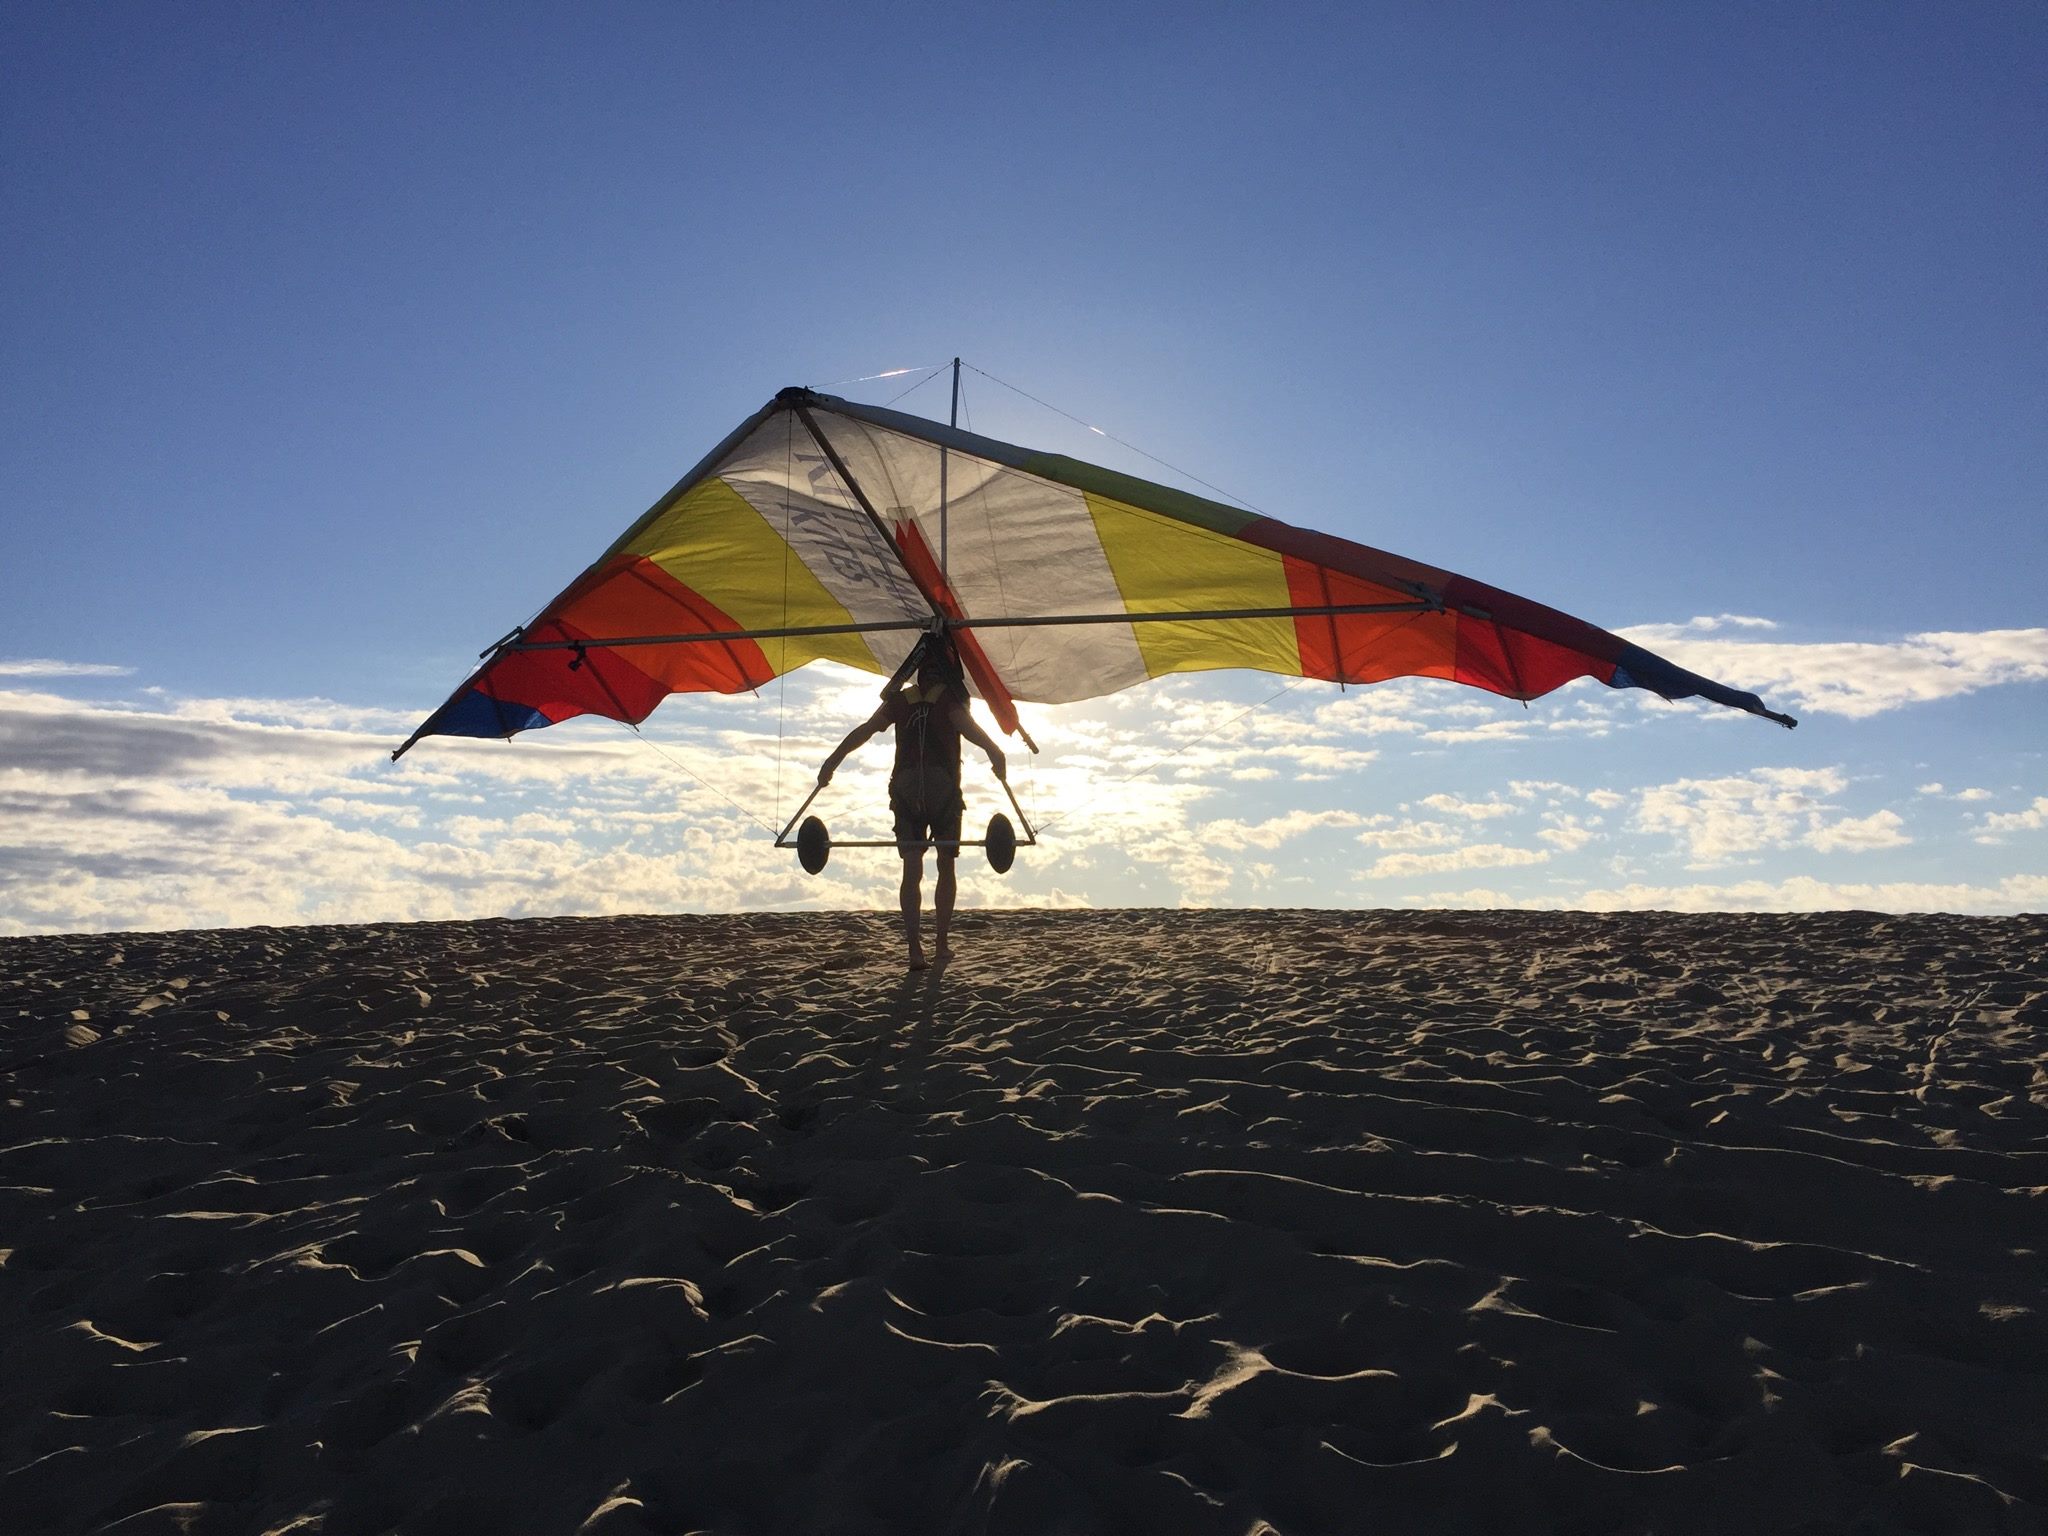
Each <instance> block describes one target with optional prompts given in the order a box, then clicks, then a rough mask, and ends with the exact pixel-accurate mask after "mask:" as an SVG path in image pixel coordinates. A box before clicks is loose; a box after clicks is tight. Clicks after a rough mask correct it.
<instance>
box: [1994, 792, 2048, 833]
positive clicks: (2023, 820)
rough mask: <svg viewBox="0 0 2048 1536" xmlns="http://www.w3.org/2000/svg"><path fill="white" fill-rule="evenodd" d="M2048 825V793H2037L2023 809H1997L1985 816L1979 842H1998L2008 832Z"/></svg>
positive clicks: (2039, 828) (2027, 830)
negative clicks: (2032, 801) (2031, 801)
mask: <svg viewBox="0 0 2048 1536" xmlns="http://www.w3.org/2000/svg"><path fill="white" fill-rule="evenodd" d="M2043 827H2048V795H2036V796H2035V797H2034V803H2033V804H2032V805H2030V806H2028V807H2027V808H2026V809H2025V810H2023V811H1997V812H1994V813H1993V814H1991V815H1989V816H1986V817H1985V818H1984V829H1983V833H1982V835H1980V836H1979V838H1978V841H1979V842H1997V841H1999V840H2000V839H2001V838H2003V836H2004V835H2005V834H2006V833H2008V832H2038V831H2040V830H2041V829H2042V828H2043Z"/></svg>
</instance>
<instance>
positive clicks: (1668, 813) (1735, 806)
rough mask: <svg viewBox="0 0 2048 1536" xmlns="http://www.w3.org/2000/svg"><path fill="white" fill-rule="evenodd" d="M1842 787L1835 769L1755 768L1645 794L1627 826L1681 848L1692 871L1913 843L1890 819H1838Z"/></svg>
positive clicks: (1882, 815) (1887, 814)
mask: <svg viewBox="0 0 2048 1536" xmlns="http://www.w3.org/2000/svg"><path fill="white" fill-rule="evenodd" d="M1847 787H1848V780H1847V778H1846V777H1845V776H1844V774H1843V773H1842V770H1841V769H1839V768H1759V769H1757V770H1756V771H1755V772H1753V773H1747V774H1733V775H1729V776H1727V777H1725V778H1717V779H1679V780H1677V781H1676V782H1674V783H1670V784H1660V785H1657V786H1656V787H1654V788H1652V789H1647V790H1645V791H1643V794H1642V797H1641V800H1640V801H1639V803H1638V804H1637V807H1636V813H1635V816H1634V819H1633V823H1632V825H1633V827H1634V828H1635V830H1637V831H1641V832H1652V833H1663V834H1666V835H1668V836H1670V837H1672V838H1674V839H1676V840H1677V841H1679V842H1680V843H1682V844H1683V845H1684V846H1685V849H1686V853H1687V857H1688V861H1689V864H1690V867H1692V868H1694V869H1702V868H1710V867H1712V866H1714V865H1716V864H1725V863H1728V862H1730V861H1732V860H1735V859H1737V858H1740V857H1742V856H1744V855H1748V854H1758V853H1763V852H1768V851H1776V850H1782V849H1786V848H1791V847H1802V846H1803V847H1807V848H1811V849H1813V850H1815V851H1816V852H1820V853H1834V852H1864V851H1868V850H1871V849H1876V848H1896V847H1899V846H1902V845H1903V844H1905V843H1907V842H1910V841H1911V839H1910V838H1908V837H1907V836H1906V835H1905V834H1904V832H1903V831H1902V830H1901V829H1902V828H1903V826H1904V825H1905V823H1904V821H1903V820H1902V819H1901V818H1900V817H1899V816H1898V815H1897V814H1895V813H1894V812H1891V811H1877V812H1875V813H1873V814H1871V815H1869V816H1864V817H1860V818H1851V817H1847V816H1845V815H1843V814H1842V813H1841V810H1840V807H1839V806H1837V805H1836V804H1835V803H1834V800H1833V797H1834V796H1836V795H1838V794H1840V793H1841V792H1842V791H1843V790H1844V789H1846V788H1847Z"/></svg>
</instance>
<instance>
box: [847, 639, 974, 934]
mask: <svg viewBox="0 0 2048 1536" xmlns="http://www.w3.org/2000/svg"><path fill="white" fill-rule="evenodd" d="M892 728H893V729H894V730H895V732H896V767H895V770H894V771H893V772H892V773H891V774H890V775H889V809H890V811H891V812H892V813H893V814H894V816H895V819H896V848H897V851H898V852H899V853H901V854H902V855H903V886H902V891H901V894H902V898H903V930H904V935H905V937H906V938H908V940H909V941H910V968H911V969H912V970H913V971H922V970H924V969H926V968H927V967H928V965H929V963H930V962H928V961H927V960H926V959H925V953H924V945H923V944H922V942H920V938H919V933H918V906H919V903H920V900H921V888H922V886H923V883H924V850H925V844H926V843H927V842H938V843H951V844H954V845H955V846H952V847H939V848H937V849H935V850H934V851H935V852H936V853H937V854H938V856H939V876H938V883H937V886H936V888H935V889H934V890H933V892H932V914H933V922H932V938H933V941H934V945H933V954H934V956H935V958H937V959H938V960H940V961H944V960H945V959H946V958H947V956H948V955H949V954H950V953H951V951H950V950H949V949H948V948H947V945H946V930H947V929H948V928H949V927H950V926H951V925H952V921H953V862H954V860H955V859H957V858H958V857H959V854H960V849H959V847H958V844H959V841H960V738H961V737H962V736H965V737H966V738H967V739H968V740H969V741H971V742H973V743H974V744H975V745H976V746H977V747H979V748H981V750H982V751H984V752H986V753H987V754H988V762H989V767H991V768H992V769H994V770H995V775H996V777H997V778H999V779H1000V778H1002V777H1003V776H1004V774H1005V771H1006V770H1005V766H1004V763H1003V749H1002V748H1001V747H999V746H997V745H996V744H995V743H994V742H993V741H991V740H989V738H988V734H987V732H985V731H983V730H982V728H981V727H980V726H978V725H976V724H975V723H974V717H973V716H972V715H970V714H969V713H968V712H967V689H966V687H965V685H964V684H963V683H962V682H961V680H960V668H959V664H958V662H956V661H955V660H954V658H953V655H952V651H951V648H950V647H947V646H941V645H938V644H936V643H934V644H932V645H930V646H929V648H928V649H927V650H926V651H925V653H924V655H923V656H922V657H921V658H919V660H918V664H917V676H916V680H915V681H914V682H912V683H911V684H910V686H908V687H906V688H903V689H901V690H899V691H898V692H895V693H892V694H890V695H889V696H888V697H887V698H885V699H883V700H882V707H881V708H880V709H878V710H876V711H875V712H874V714H872V715H871V716H869V717H868V719H867V720H866V721H864V722H863V723H862V724H860V725H857V726H855V727H854V728H853V729H852V730H851V731H849V732H848V733H847V736H846V740H844V741H842V742H841V743H839V746H838V748H837V749H836V750H835V751H834V752H833V753H832V755H831V756H830V757H828V758H826V759H825V762H824V765H823V766H822V767H821V768H819V769H818V783H819V784H820V785H821V786H823V785H826V784H829V783H831V782H832V774H833V770H835V769H836V768H838V766H839V765H840V763H841V762H843V761H844V760H845V759H846V756H847V754H848V753H850V752H852V751H853V750H854V749H855V748H857V747H859V746H861V745H862V744H863V743H864V742H866V741H867V740H868V739H869V738H871V737H873V736H876V735H879V734H880V733H881V732H883V731H886V730H890V729H892Z"/></svg>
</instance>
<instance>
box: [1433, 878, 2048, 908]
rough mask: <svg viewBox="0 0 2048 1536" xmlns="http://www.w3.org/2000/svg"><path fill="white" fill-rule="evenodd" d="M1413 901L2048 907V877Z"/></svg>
mask: <svg viewBox="0 0 2048 1536" xmlns="http://www.w3.org/2000/svg"><path fill="white" fill-rule="evenodd" d="M1414 904H1416V905H1423V906H1437V907H1482V908H1507V907H1522V908H1543V909H1556V908H1560V907H1569V908H1572V909H1574V910H1578V911H1586V912H1840V911H1845V910H1851V909H1857V910H1864V911H1875V912H1971V913H2012V912H2040V911H2042V910H2044V909H2048V875H2009V876H2007V877H2005V878H2004V879H2002V880H1999V881H1996V882H1994V883H1991V884H1988V885H1973V884H1970V883H1968V882H1954V883H1941V882H1923V881H1909V880H1893V881H1876V882H1872V883H1868V884H1839V883H1835V882H1831V881H1826V880H1817V879H1814V878H1812V877H1811V876H1807V875H1795V876H1793V877H1792V878H1790V879H1786V880H1777V881H1767V880H1743V881H1738V882H1736V883H1735V884H1732V885H1705V884H1701V885H1650V884H1630V885H1625V886H1620V887H1615V888H1611V889H1594V890H1573V891H1570V892H1569V893H1566V892H1559V893H1555V894H1549V895H1542V896H1533V897H1531V896H1517V895H1515V894H1513V893H1512V892H1508V891H1499V890H1490V889H1485V888H1473V889H1468V890H1462V891H1430V892H1428V893H1427V894H1425V895H1422V896H1420V897H1417V898H1416V900H1415V903H1414Z"/></svg>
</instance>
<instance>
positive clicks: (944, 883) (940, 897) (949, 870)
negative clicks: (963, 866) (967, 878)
mask: <svg viewBox="0 0 2048 1536" xmlns="http://www.w3.org/2000/svg"><path fill="white" fill-rule="evenodd" d="M938 852H939V877H938V879H937V881H936V882H935V883H934V884H933V886H932V939H933V944H932V958H933V959H935V960H943V959H945V958H946V957H947V956H948V955H950V954H952V952H953V951H952V950H951V949H950V948H949V947H948V946H947V944H946V930H947V929H948V928H950V927H952V926H953V861H954V859H956V858H957V857H958V856H959V853H960V850H959V849H957V848H941V849H940V850H939V851H938Z"/></svg>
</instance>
